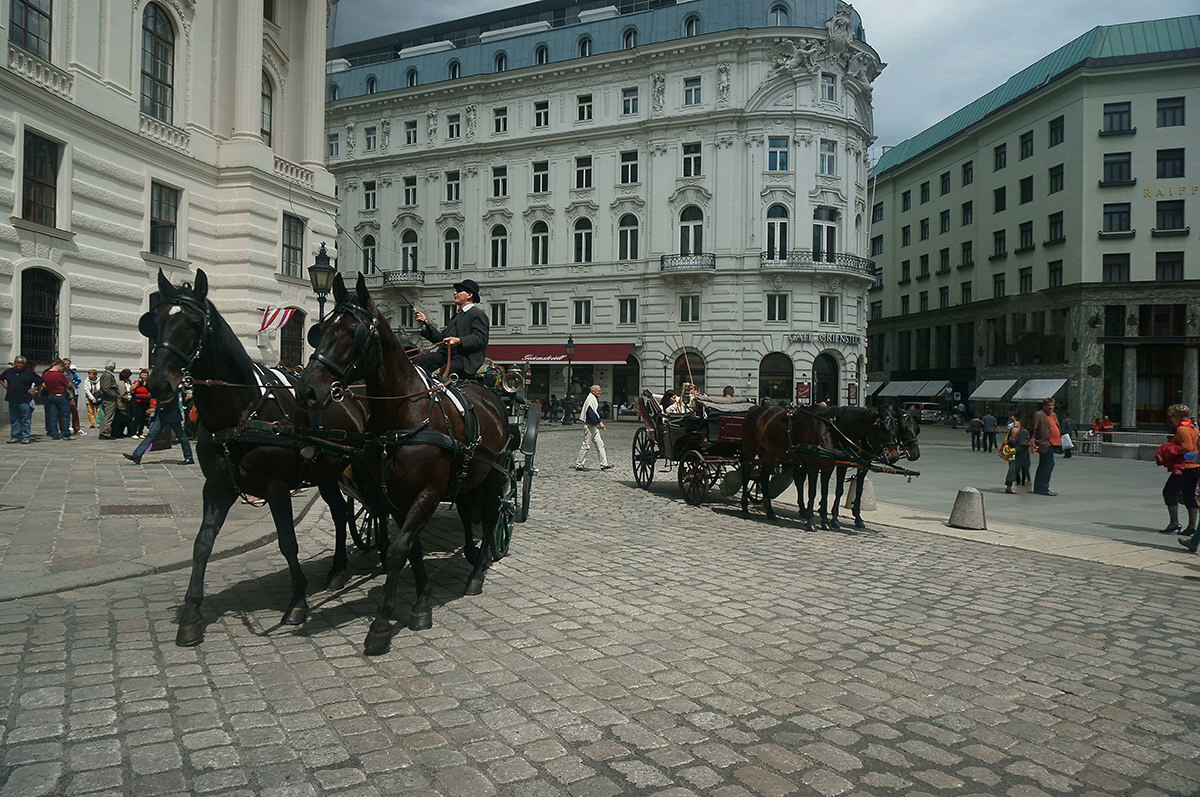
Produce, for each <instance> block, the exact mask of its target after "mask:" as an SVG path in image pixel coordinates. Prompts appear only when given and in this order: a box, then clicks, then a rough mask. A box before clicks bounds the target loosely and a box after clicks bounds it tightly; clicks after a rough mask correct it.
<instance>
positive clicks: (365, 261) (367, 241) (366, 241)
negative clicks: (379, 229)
mask: <svg viewBox="0 0 1200 797" xmlns="http://www.w3.org/2000/svg"><path fill="white" fill-rule="evenodd" d="M359 270H360V271H362V273H364V274H374V273H375V236H374V235H364V236H363V239H362V267H361V268H360V269H359Z"/></svg>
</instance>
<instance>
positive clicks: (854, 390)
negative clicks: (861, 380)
mask: <svg viewBox="0 0 1200 797" xmlns="http://www.w3.org/2000/svg"><path fill="white" fill-rule="evenodd" d="M846 403H847V404H849V405H850V406H851V407H857V406H858V382H851V383H850V384H848V385H846Z"/></svg>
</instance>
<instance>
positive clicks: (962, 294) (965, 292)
mask: <svg viewBox="0 0 1200 797" xmlns="http://www.w3.org/2000/svg"><path fill="white" fill-rule="evenodd" d="M972 301H974V300H973V299H972V298H971V283H969V282H964V283H962V284H961V285H960V286H959V288H958V303H959V304H970V303H971V302H972Z"/></svg>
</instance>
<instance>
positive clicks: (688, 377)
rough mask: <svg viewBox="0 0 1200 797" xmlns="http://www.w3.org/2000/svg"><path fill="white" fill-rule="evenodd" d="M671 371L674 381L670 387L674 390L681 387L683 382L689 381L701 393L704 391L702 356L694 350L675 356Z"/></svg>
mask: <svg viewBox="0 0 1200 797" xmlns="http://www.w3.org/2000/svg"><path fill="white" fill-rule="evenodd" d="M673 373H674V375H675V381H674V382H673V383H672V387H674V388H675V390H676V391H678V390H679V389H680V388H682V387H683V383H684V382H691V383H692V384H693V385H695V386H696V389H697V390H699V391H700V392H701V393H704V392H706V391H705V390H704V358H703V357H701V356H700V355H699V354H697V353H696V352H694V351H689V352H685V353H683V354H681V355H679V356H678V357H676V358H675V369H674V371H673Z"/></svg>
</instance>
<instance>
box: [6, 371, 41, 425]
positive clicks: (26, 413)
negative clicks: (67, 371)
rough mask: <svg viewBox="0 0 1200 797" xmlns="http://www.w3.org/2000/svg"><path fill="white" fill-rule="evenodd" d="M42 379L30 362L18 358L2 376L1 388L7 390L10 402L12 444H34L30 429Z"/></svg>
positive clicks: (9, 417)
mask: <svg viewBox="0 0 1200 797" xmlns="http://www.w3.org/2000/svg"><path fill="white" fill-rule="evenodd" d="M40 384H42V378H41V377H40V376H38V375H37V371H35V370H34V369H33V368H31V367H30V365H29V361H28V360H26V359H25V358H24V357H21V356H19V355H18V356H17V358H16V359H15V360H13V362H12V367H11V368H9V369H8V370H6V371H5V372H4V373H2V374H0V386H2V387H3V388H4V390H5V394H6V395H5V397H4V398H5V400H7V401H8V420H9V425H10V426H11V436H10V437H9V438H8V442H10V443H24V444H28V443H31V442H33V438H32V437H31V436H30V432H29V427H30V425H31V422H32V420H33V394H34V392H35V391H36V390H37V387H38V385H40Z"/></svg>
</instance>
